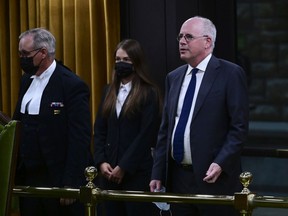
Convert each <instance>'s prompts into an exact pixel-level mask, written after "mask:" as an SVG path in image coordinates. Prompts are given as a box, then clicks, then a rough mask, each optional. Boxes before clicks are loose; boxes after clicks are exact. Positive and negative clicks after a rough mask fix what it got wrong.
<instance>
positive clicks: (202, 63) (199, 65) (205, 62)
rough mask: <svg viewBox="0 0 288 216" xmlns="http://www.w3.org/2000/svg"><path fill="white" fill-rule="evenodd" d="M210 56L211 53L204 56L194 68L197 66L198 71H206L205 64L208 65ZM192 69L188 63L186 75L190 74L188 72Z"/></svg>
mask: <svg viewBox="0 0 288 216" xmlns="http://www.w3.org/2000/svg"><path fill="white" fill-rule="evenodd" d="M211 57H212V54H211V53H210V54H209V55H208V56H206V58H204V59H203V60H202V61H201V62H200V63H199V64H198V65H197V67H196V68H198V69H199V71H203V72H205V71H206V68H207V65H208V63H209V61H210V59H211ZM192 69H193V68H192V67H191V65H188V69H187V75H188V74H190V72H191V70H192Z"/></svg>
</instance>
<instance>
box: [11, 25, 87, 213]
mask: <svg viewBox="0 0 288 216" xmlns="http://www.w3.org/2000/svg"><path fill="white" fill-rule="evenodd" d="M19 39H20V41H19V55H20V62H21V68H22V69H23V71H24V72H25V73H24V74H23V77H22V80H21V87H20V92H19V99H18V102H17V105H16V109H15V112H14V116H13V119H17V120H19V121H21V124H22V127H21V128H22V133H21V143H20V152H19V159H18V164H19V166H18V171H17V178H16V182H17V184H20V185H29V186H38V187H76V188H79V186H81V185H84V184H85V176H84V170H85V168H86V167H87V166H88V165H89V161H90V160H91V153H90V142H91V122H90V121H91V119H90V108H89V97H90V93H89V88H88V86H87V85H86V84H85V83H84V82H83V81H82V80H81V79H80V78H79V77H78V76H77V75H76V74H75V73H73V72H71V71H70V70H69V69H68V68H67V67H65V66H64V65H62V64H60V63H58V62H56V61H55V38H54V36H53V35H52V34H51V33H50V32H49V31H47V30H45V29H41V28H36V29H31V30H28V31H26V32H24V33H22V34H21V35H20V37H19ZM82 208H83V207H82V206H81V205H80V204H79V202H78V201H76V200H74V199H67V198H61V199H60V200H59V199H48V198H47V199H46V198H25V197H23V198H21V199H20V211H21V216H28V215H29V216H39V215H47V216H48V215H49V216H50V215H51V216H52V215H53V216H57V215H84V208H83V209H82Z"/></svg>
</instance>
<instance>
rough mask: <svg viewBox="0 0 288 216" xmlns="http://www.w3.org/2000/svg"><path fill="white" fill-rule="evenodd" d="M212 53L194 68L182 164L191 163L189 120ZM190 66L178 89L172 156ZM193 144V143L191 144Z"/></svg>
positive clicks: (188, 79)
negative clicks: (194, 79) (193, 84)
mask: <svg viewBox="0 0 288 216" xmlns="http://www.w3.org/2000/svg"><path fill="white" fill-rule="evenodd" d="M211 56H212V54H210V55H208V56H207V57H206V58H205V59H204V60H203V61H202V62H200V63H199V64H198V65H197V67H196V68H198V69H199V70H198V72H197V73H196V87H195V92H194V97H193V101H192V105H191V110H190V114H189V118H188V121H187V124H186V128H185V132H184V157H183V160H182V164H192V156H191V148H190V147H191V144H190V125H191V121H192V116H193V112H194V107H195V103H196V100H197V96H198V92H199V89H200V86H201V83H202V79H203V76H204V73H205V70H206V67H207V64H208V62H209V60H210V58H211ZM192 69H193V68H192V67H191V66H190V65H188V68H187V71H186V75H185V77H184V80H183V83H182V87H181V90H180V95H179V98H178V106H177V112H176V116H175V125H174V129H173V134H172V143H171V145H172V148H171V149H172V152H171V155H172V157H173V140H174V133H175V130H176V126H177V124H178V121H179V118H180V114H181V110H182V106H183V102H184V97H185V94H186V91H187V88H188V85H189V82H190V80H191V77H192V73H191V71H192ZM192 145H193V144H192Z"/></svg>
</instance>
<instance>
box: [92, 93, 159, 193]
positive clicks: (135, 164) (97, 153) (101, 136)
mask: <svg viewBox="0 0 288 216" xmlns="http://www.w3.org/2000/svg"><path fill="white" fill-rule="evenodd" d="M105 95H106V93H104V94H103V100H104V97H105ZM128 97H129V95H128ZM103 100H102V103H103ZM126 101H127V100H126ZM123 106H125V103H124V105H123ZM123 108H124V107H123ZM122 110H123V109H122ZM159 124H160V117H159V106H158V99H157V97H156V94H155V92H154V91H152V90H151V92H150V94H149V95H148V97H147V100H146V101H145V102H144V101H143V103H142V105H141V107H140V109H139V110H138V111H137V112H135V114H133V115H132V116H129V117H127V116H123V114H122V111H121V113H120V117H119V118H117V114H116V111H115V113H113V114H111V115H110V116H109V117H108V118H105V117H103V115H102V104H101V105H100V109H99V111H98V114H97V118H96V121H95V126H94V161H95V163H96V165H97V167H98V168H99V165H100V164H101V163H103V162H108V163H110V165H111V166H112V167H113V168H114V167H115V166H117V165H119V166H120V168H122V169H123V170H124V171H125V173H126V174H125V176H126V177H127V176H130V177H131V176H135V175H137V174H138V173H141V172H142V173H143V172H145V173H147V175H146V177H145V182H146V185H145V188H146V189H148V184H149V181H150V177H151V169H152V164H153V161H152V156H151V147H153V146H155V144H156V140H157V133H158V129H159ZM125 180H127V178H125V177H124V180H123V182H124V184H125V183H126V182H125ZM135 185H136V184H135ZM140 187H143V186H141V185H140V184H139V188H138V190H141V189H140Z"/></svg>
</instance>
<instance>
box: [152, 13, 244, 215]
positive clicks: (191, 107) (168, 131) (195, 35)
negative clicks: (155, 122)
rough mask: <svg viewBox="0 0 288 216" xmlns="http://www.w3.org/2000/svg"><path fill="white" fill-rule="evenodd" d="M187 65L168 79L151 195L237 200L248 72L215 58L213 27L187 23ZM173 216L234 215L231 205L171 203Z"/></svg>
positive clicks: (201, 21) (183, 47)
mask: <svg viewBox="0 0 288 216" xmlns="http://www.w3.org/2000/svg"><path fill="white" fill-rule="evenodd" d="M177 40H178V41H179V52H180V58H181V59H182V60H184V61H186V62H187V64H185V65H183V66H180V67H179V68H177V69H175V70H174V71H172V72H171V73H169V74H168V75H167V78H166V89H165V102H164V109H163V116H162V123H161V128H160V130H159V134H158V143H157V146H156V149H155V152H154V155H155V158H154V166H153V170H152V180H151V182H150V190H151V192H153V191H155V190H156V191H157V190H160V189H161V187H163V185H165V186H166V188H167V191H168V192H173V193H178V194H210V195H233V194H234V192H237V191H241V185H240V182H239V175H240V173H241V171H242V170H241V158H240V156H241V150H242V147H243V143H244V141H245V139H246V136H247V131H248V94H247V84H246V77H245V72H244V71H243V69H242V68H241V67H240V66H238V65H236V64H234V63H231V62H228V61H225V60H223V59H219V58H216V57H215V56H214V55H213V49H214V46H215V41H216V28H215V26H214V24H213V23H212V22H211V21H210V20H209V19H206V18H203V17H199V16H196V17H192V18H190V19H188V20H186V21H185V22H184V23H183V25H182V27H181V29H180V33H179V35H178V37H177ZM171 210H172V214H173V216H175V215H176V216H188V215H189V216H190V215H193V216H200V215H205V216H212V215H213V216H217V215H218V216H220V215H221V216H228V215H229V216H233V215H238V212H237V211H236V210H235V209H234V208H233V207H231V206H228V207H227V206H225V207H224V206H222V207H221V206H216V205H194V204H174V203H172V204H171Z"/></svg>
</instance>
